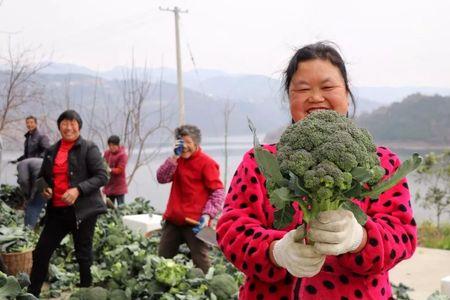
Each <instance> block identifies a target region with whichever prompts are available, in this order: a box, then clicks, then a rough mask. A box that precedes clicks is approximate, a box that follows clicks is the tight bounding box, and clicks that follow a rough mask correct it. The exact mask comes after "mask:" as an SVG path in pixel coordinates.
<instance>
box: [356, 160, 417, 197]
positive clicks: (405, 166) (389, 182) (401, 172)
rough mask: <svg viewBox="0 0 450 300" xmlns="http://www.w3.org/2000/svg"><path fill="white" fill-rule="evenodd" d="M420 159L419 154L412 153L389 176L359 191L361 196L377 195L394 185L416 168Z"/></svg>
mask: <svg viewBox="0 0 450 300" xmlns="http://www.w3.org/2000/svg"><path fill="white" fill-rule="evenodd" d="M422 160H423V158H422V157H421V156H420V155H419V154H417V153H414V154H413V155H412V157H411V158H409V159H407V160H405V161H404V162H403V163H402V164H401V166H400V167H398V169H397V170H396V171H395V172H394V173H393V174H392V175H391V176H390V177H389V178H387V179H386V180H384V181H382V182H380V183H379V184H377V185H375V186H374V187H373V188H372V189H371V190H370V191H365V192H363V193H361V196H362V197H371V198H375V197H377V196H378V195H379V194H381V193H382V192H384V191H386V190H388V189H390V188H391V187H393V186H394V185H396V184H397V183H398V182H399V181H400V180H401V179H402V178H404V177H405V176H406V175H407V174H408V173H411V172H412V171H414V170H415V169H417V168H418V167H419V166H420V164H421V163H422Z"/></svg>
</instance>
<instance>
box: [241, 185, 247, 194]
mask: <svg viewBox="0 0 450 300" xmlns="http://www.w3.org/2000/svg"><path fill="white" fill-rule="evenodd" d="M246 190H247V185H246V184H243V185H242V186H241V192H243V193H245V191H246Z"/></svg>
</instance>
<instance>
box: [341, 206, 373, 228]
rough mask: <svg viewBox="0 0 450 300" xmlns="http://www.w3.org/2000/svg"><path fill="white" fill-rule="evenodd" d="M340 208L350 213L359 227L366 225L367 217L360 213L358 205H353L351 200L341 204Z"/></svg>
mask: <svg viewBox="0 0 450 300" xmlns="http://www.w3.org/2000/svg"><path fill="white" fill-rule="evenodd" d="M342 208H344V209H346V210H349V211H351V212H352V213H353V215H354V216H355V218H356V221H358V223H359V224H360V225H361V226H364V225H365V224H366V222H367V215H366V214H365V213H364V212H363V211H362V209H361V207H359V206H358V204H356V203H354V202H353V201H352V200H347V201H345V202H344V204H342Z"/></svg>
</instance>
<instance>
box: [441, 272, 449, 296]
mask: <svg viewBox="0 0 450 300" xmlns="http://www.w3.org/2000/svg"><path fill="white" fill-rule="evenodd" d="M441 293H442V294H444V295H446V296H448V297H450V276H446V277H444V278H442V279H441Z"/></svg>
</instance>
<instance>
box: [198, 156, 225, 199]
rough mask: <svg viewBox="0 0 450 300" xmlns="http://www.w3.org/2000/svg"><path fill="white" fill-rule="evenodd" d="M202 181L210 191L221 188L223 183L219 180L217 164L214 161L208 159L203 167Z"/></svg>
mask: <svg viewBox="0 0 450 300" xmlns="http://www.w3.org/2000/svg"><path fill="white" fill-rule="evenodd" d="M203 182H204V183H205V186H206V187H207V188H208V189H209V190H210V191H215V190H217V189H223V183H222V181H221V180H220V171H219V165H218V164H217V163H216V162H214V161H212V160H211V161H208V162H207V163H206V164H205V166H204V167H203Z"/></svg>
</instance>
